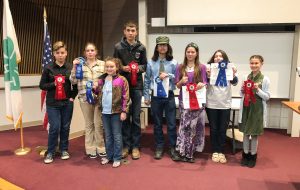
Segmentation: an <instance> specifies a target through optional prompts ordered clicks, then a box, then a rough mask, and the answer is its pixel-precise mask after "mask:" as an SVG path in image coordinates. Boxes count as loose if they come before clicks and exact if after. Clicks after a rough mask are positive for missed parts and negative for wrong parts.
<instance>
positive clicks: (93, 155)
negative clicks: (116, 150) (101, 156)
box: [88, 154, 97, 159]
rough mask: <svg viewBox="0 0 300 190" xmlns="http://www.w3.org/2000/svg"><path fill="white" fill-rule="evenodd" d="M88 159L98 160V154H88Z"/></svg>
mask: <svg viewBox="0 0 300 190" xmlns="http://www.w3.org/2000/svg"><path fill="white" fill-rule="evenodd" d="M88 157H89V158H91V159H95V158H97V154H88Z"/></svg>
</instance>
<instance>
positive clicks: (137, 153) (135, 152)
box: [131, 148, 141, 160]
mask: <svg viewBox="0 0 300 190" xmlns="http://www.w3.org/2000/svg"><path fill="white" fill-rule="evenodd" d="M131 157H132V159H133V160H138V159H139V158H140V157H141V154H140V150H139V149H138V148H134V149H132V154H131Z"/></svg>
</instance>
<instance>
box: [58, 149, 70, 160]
mask: <svg viewBox="0 0 300 190" xmlns="http://www.w3.org/2000/svg"><path fill="white" fill-rule="evenodd" d="M60 158H61V159H62V160H68V159H69V158H70V154H69V153H68V152H67V151H66V150H64V151H62V152H61V156H60Z"/></svg>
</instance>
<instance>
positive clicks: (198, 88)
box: [197, 82, 205, 90]
mask: <svg viewBox="0 0 300 190" xmlns="http://www.w3.org/2000/svg"><path fill="white" fill-rule="evenodd" d="M204 86H205V84H204V83H202V82H199V83H198V84H197V90H200V89H201V88H203V87H204Z"/></svg>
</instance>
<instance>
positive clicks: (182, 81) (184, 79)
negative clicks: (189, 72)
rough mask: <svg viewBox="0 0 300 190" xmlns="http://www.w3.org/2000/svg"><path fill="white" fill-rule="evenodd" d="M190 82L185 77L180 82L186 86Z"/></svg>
mask: <svg viewBox="0 0 300 190" xmlns="http://www.w3.org/2000/svg"><path fill="white" fill-rule="evenodd" d="M188 80H189V78H188V77H187V76H183V77H182V79H181V80H180V83H181V84H185V83H187V82H188Z"/></svg>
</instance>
